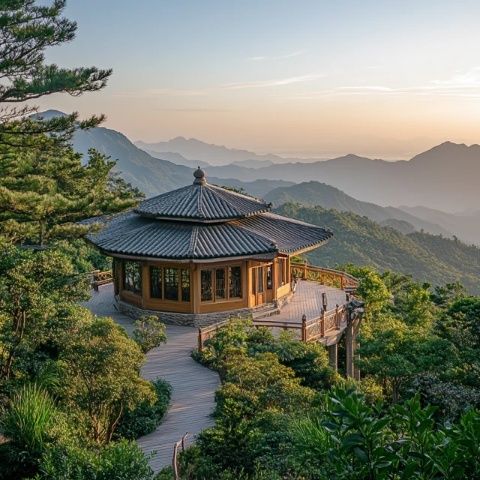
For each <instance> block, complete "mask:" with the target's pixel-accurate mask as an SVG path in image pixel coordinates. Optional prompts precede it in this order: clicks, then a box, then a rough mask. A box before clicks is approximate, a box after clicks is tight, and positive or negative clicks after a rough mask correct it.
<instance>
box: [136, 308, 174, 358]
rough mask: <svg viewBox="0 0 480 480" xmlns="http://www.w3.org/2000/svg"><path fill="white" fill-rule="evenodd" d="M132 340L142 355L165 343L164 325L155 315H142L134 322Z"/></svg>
mask: <svg viewBox="0 0 480 480" xmlns="http://www.w3.org/2000/svg"><path fill="white" fill-rule="evenodd" d="M132 336H133V339H134V340H135V341H136V342H137V344H138V346H139V347H140V349H141V350H142V352H143V353H147V352H148V351H149V350H151V349H152V348H155V347H158V346H160V345H161V344H162V343H165V342H166V341H167V334H166V328H165V324H164V323H162V322H161V321H160V319H159V318H158V317H156V316H155V315H144V316H142V317H140V318H139V319H138V320H137V321H136V322H135V329H134V330H133V334H132Z"/></svg>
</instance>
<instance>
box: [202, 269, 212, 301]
mask: <svg viewBox="0 0 480 480" xmlns="http://www.w3.org/2000/svg"><path fill="white" fill-rule="evenodd" d="M200 275H201V299H202V302H209V301H211V300H213V285H212V270H202V271H201V273H200Z"/></svg>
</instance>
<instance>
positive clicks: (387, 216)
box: [265, 181, 452, 236]
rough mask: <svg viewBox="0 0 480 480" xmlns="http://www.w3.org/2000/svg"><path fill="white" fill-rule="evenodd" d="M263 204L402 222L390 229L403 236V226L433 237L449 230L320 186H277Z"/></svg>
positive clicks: (334, 189) (392, 223)
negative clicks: (288, 205)
mask: <svg viewBox="0 0 480 480" xmlns="http://www.w3.org/2000/svg"><path fill="white" fill-rule="evenodd" d="M265 200H268V201H269V202H272V203H273V204H274V205H275V206H277V207H278V206H280V205H283V204H284V203H301V204H302V205H307V206H311V207H315V206H317V205H319V206H321V207H323V208H334V209H335V210H338V211H340V212H352V213H356V214H357V215H361V216H365V217H368V218H369V219H370V220H373V221H375V222H385V221H390V220H398V221H400V222H402V223H401V224H398V223H396V222H390V226H392V227H393V228H397V230H399V231H401V232H403V233H404V230H405V222H408V223H409V224H410V225H411V226H413V227H414V228H415V229H416V230H426V231H427V232H429V233H433V234H442V235H445V236H451V235H452V233H451V230H447V229H445V228H443V227H440V226H439V225H437V224H436V223H435V222H430V221H428V220H424V219H421V218H419V217H417V216H415V215H414V214H413V213H408V212H405V211H403V210H401V209H399V208H394V207H381V206H380V205H376V204H375V203H371V202H363V201H361V200H357V199H356V198H353V197H351V196H350V195H347V194H346V193H345V192H342V191H341V190H339V189H338V188H335V187H332V186H331V185H327V184H325V183H320V182H314V181H312V182H303V183H299V184H294V185H290V186H281V187H278V188H275V189H274V190H272V191H270V192H269V193H268V194H267V195H266V197H265Z"/></svg>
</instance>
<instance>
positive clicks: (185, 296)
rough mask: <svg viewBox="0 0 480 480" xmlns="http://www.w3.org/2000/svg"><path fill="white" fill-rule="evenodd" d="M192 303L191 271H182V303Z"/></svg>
mask: <svg viewBox="0 0 480 480" xmlns="http://www.w3.org/2000/svg"><path fill="white" fill-rule="evenodd" d="M189 301H190V270H182V302H189Z"/></svg>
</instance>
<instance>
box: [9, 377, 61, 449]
mask: <svg viewBox="0 0 480 480" xmlns="http://www.w3.org/2000/svg"><path fill="white" fill-rule="evenodd" d="M55 414H56V408H55V405H54V403H53V401H52V399H51V398H50V396H49V395H48V393H47V392H46V391H45V390H44V389H43V388H41V387H39V386H38V385H37V384H35V383H34V384H29V385H25V386H24V387H22V388H21V389H20V390H19V391H18V392H17V393H16V394H15V395H14V396H13V398H12V400H11V404H10V408H9V409H8V410H7V411H6V412H5V415H4V416H3V418H2V421H1V427H2V431H3V434H4V435H5V436H6V437H7V438H8V439H9V440H10V441H11V442H12V443H13V444H15V445H16V446H17V447H19V448H20V449H22V450H25V451H27V452H29V453H30V454H39V453H41V452H42V451H43V450H44V447H45V443H46V441H47V440H48V438H49V432H50V430H51V428H52V426H53V424H54V421H55Z"/></svg>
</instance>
